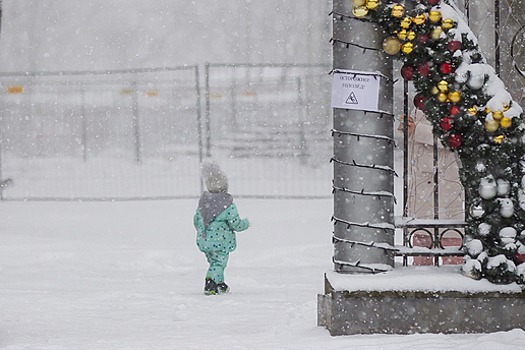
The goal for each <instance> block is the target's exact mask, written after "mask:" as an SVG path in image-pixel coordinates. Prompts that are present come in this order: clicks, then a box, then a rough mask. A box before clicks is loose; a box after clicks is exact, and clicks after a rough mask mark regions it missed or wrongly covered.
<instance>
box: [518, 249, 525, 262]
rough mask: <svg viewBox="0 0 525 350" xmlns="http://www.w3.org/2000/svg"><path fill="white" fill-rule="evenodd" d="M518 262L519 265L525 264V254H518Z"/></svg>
mask: <svg viewBox="0 0 525 350" xmlns="http://www.w3.org/2000/svg"><path fill="white" fill-rule="evenodd" d="M516 261H517V262H518V264H521V263H522V262H525V253H519V252H516Z"/></svg>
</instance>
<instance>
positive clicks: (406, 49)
mask: <svg viewBox="0 0 525 350" xmlns="http://www.w3.org/2000/svg"><path fill="white" fill-rule="evenodd" d="M413 50H414V44H412V43H411V42H410V41H409V42H406V43H404V44H403V45H402V46H401V51H403V53H404V54H405V55H408V54H410V53H411V52H412V51H413Z"/></svg>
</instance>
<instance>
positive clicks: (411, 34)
mask: <svg viewBox="0 0 525 350" xmlns="http://www.w3.org/2000/svg"><path fill="white" fill-rule="evenodd" d="M415 38H416V32H414V31H412V30H411V31H409V32H408V33H407V39H408V40H414V39H415Z"/></svg>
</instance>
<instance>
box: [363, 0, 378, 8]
mask: <svg viewBox="0 0 525 350" xmlns="http://www.w3.org/2000/svg"><path fill="white" fill-rule="evenodd" d="M378 6H379V0H366V5H365V7H366V8H367V9H369V10H375V9H376V8H377V7H378Z"/></svg>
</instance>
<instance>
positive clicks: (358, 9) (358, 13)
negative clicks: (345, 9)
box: [352, 6, 368, 18]
mask: <svg viewBox="0 0 525 350" xmlns="http://www.w3.org/2000/svg"><path fill="white" fill-rule="evenodd" d="M352 13H353V14H354V16H355V17H357V18H363V17H365V16H366V15H368V9H367V8H366V7H364V6H354V8H352Z"/></svg>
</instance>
